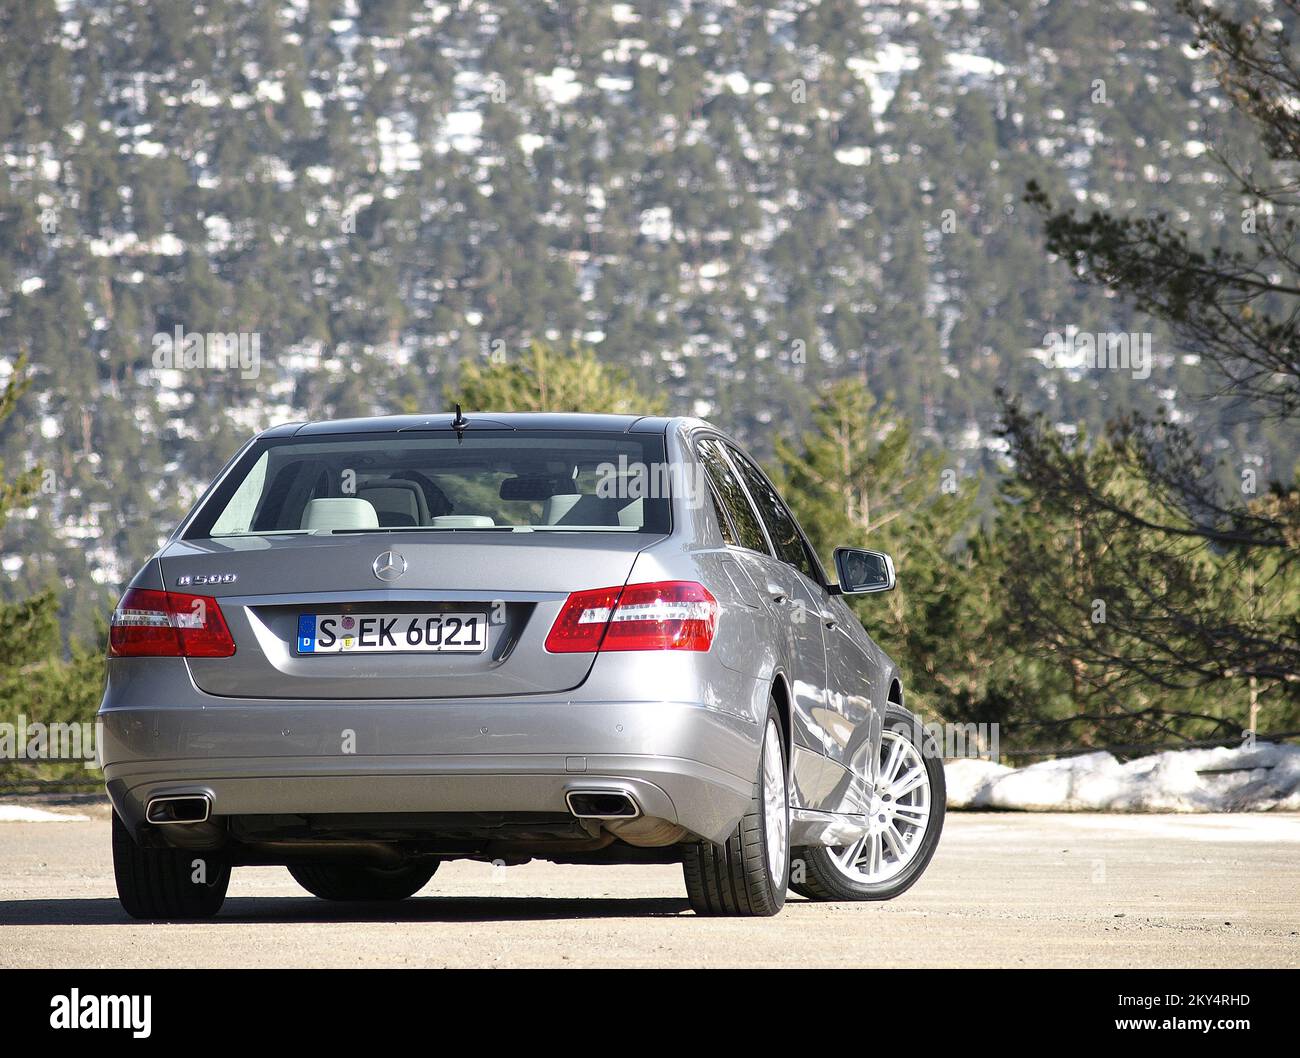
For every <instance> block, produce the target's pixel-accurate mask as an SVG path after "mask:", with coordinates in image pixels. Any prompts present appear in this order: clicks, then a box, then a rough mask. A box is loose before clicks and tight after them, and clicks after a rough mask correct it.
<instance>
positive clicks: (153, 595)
mask: <svg viewBox="0 0 1300 1058" xmlns="http://www.w3.org/2000/svg"><path fill="white" fill-rule="evenodd" d="M234 652H235V641H234V639H232V638H231V635H230V629H229V628H227V627H226V619H225V617H223V616H222V614H221V607H220V606H218V605H217V600H216V599H212V598H209V597H208V596H206V595H186V594H184V593H182V592H176V591H153V590H151V589H149V588H131V589H129V590H128V591H127V593H126V594H125V595H123V596H122V601H121V602H120V603H118V604H117V609H116V610H114V611H113V620H112V623H111V625H110V627H109V631H108V653H109V656H110V657H115V658H145V657H149V658H160V657H161V658H228V657H230V655H232V654H233V653H234Z"/></svg>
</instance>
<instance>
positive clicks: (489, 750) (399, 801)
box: [101, 416, 766, 863]
mask: <svg viewBox="0 0 1300 1058" xmlns="http://www.w3.org/2000/svg"><path fill="white" fill-rule="evenodd" d="M682 465H683V454H682V452H681V451H680V446H679V442H678V438H677V434H676V431H675V428H674V424H673V423H672V422H669V421H665V420H647V419H632V418H631V417H626V418H621V417H582V418H580V419H575V418H572V417H545V416H539V417H527V416H514V417H509V418H500V419H487V418H483V417H471V419H470V420H469V422H468V425H464V424H462V425H460V428H457V426H456V424H454V423H453V422H452V421H451V420H450V419H449V418H447V417H440V418H435V419H415V418H413V417H412V418H405V419H391V420H381V421H377V422H374V421H371V422H349V423H339V424H329V423H327V424H315V425H311V426H306V427H300V428H289V429H285V428H281V429H279V430H277V431H272V432H271V433H269V434H267V435H262V436H261V437H259V438H258V439H256V440H255V441H254V442H253V443H251V444H250V445H249V446H248V447H247V448H246V449H245V450H244V451H243V452H242V453H241V454H240V456H239V457H238V458H237V459H236V460H234V461H233V463H232V465H231V466H230V467H229V468H227V470H226V472H224V474H223V475H222V477H221V478H219V479H218V481H217V482H216V483H215V484H214V486H213V488H212V489H211V490H209V493H208V495H207V496H205V498H204V500H203V501H201V503H200V505H199V506H198V507H197V508H196V510H195V512H194V513H193V514H192V515H191V516H190V517H189V518H188V519H187V520H186V522H185V523H184V524H183V525H182V526H181V528H180V529H179V530H178V531H177V533H176V534H175V535H174V536H173V537H172V538H171V539H170V540H169V541H168V542H167V544H166V545H165V546H164V547H163V548H162V550H161V551H160V552H159V553H158V554H157V555H156V556H155V557H154V558H153V559H151V560H150V561H149V562H148V563H147V564H146V566H145V567H144V568H143V569H142V570H141V571H140V573H139V574H138V575H137V576H136V578H135V579H134V580H133V582H132V584H131V586H130V588H129V589H128V591H127V592H126V593H125V595H124V597H123V599H122V601H121V603H120V604H119V607H118V609H117V611H116V612H115V614H114V617H113V627H112V631H111V646H110V653H111V656H110V660H109V665H108V668H109V681H108V687H107V691H106V693H105V697H104V703H103V706H102V709H101V719H102V720H103V730H104V738H103V760H104V768H105V776H106V779H107V783H108V789H109V793H110V795H111V797H112V799H113V803H114V806H115V808H116V811H117V813H118V815H119V817H120V819H121V820H122V822H123V824H125V827H126V829H127V831H128V832H130V834H131V835H132V836H133V837H134V838H135V840H136V841H138V842H140V843H142V844H144V845H156V846H168V847H173V848H189V849H215V850H221V853H222V855H223V856H225V857H226V858H227V859H228V860H229V862H235V863H291V862H295V861H297V860H310V859H313V858H329V859H337V858H338V857H340V856H350V857H357V858H359V859H361V860H367V861H369V860H373V861H375V862H408V861H410V860H412V859H419V858H421V857H426V858H427V857H437V858H447V857H455V856H472V857H479V858H487V859H499V860H504V861H506V862H512V861H516V860H523V859H527V858H530V857H532V856H544V857H547V858H551V859H556V860H569V861H574V862H618V861H620V860H632V861H634V860H638V859H647V858H648V859H675V858H677V857H678V855H679V846H680V845H681V843H683V842H692V841H698V840H701V839H705V840H710V841H718V840H722V839H723V838H724V837H725V836H726V834H728V833H729V832H730V831H731V829H732V828H733V827H734V825H735V823H736V821H737V819H738V818H739V817H740V815H741V814H742V812H743V809H744V805H745V803H746V802H747V800H748V798H749V796H750V791H751V786H752V782H753V775H754V765H755V761H756V759H757V733H756V732H757V728H756V724H755V721H754V710H755V709H756V708H758V706H757V705H756V703H757V702H759V701H762V702H763V707H764V708H765V705H766V691H765V690H763V689H761V688H759V687H757V681H756V680H755V678H754V677H753V676H752V675H750V674H749V673H748V671H747V666H744V665H735V664H728V663H727V661H728V657H727V651H725V650H720V649H718V644H717V642H716V641H717V639H718V636H719V632H720V623H721V624H722V625H724V626H725V623H726V622H725V618H723V615H722V612H721V611H722V609H723V604H722V603H720V602H719V600H718V597H717V594H716V593H717V592H718V591H719V588H718V586H717V585H716V584H714V585H712V586H711V585H710V583H708V582H709V581H710V574H709V571H708V568H707V566H708V564H707V560H705V561H702V560H701V557H700V551H701V549H700V548H699V546H698V544H697V540H696V536H697V533H698V530H699V524H698V517H699V508H698V505H697V504H696V503H695V502H694V500H693V496H692V495H691V490H690V488H689V487H686V486H685V485H684V484H683V483H684V480H685V478H686V475H682V474H678V473H675V472H673V470H672V468H673V467H675V466H676V467H679V468H680V467H681V466H682ZM665 469H667V472H666V473H665ZM724 602H725V598H724ZM730 649H731V650H732V651H733V652H734V650H735V649H736V648H735V647H734V645H733V646H732V647H731V648H730Z"/></svg>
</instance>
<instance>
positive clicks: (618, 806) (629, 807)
mask: <svg viewBox="0 0 1300 1058" xmlns="http://www.w3.org/2000/svg"><path fill="white" fill-rule="evenodd" d="M564 800H565V802H566V803H567V804H568V806H569V811H570V812H571V813H573V817H574V818H575V819H635V818H636V817H637V816H639V815H640V814H641V806H640V805H639V804H637V803H636V800H635V799H634V798H633V797H632V795H631V794H629V793H624V792H623V791H622V790H568V791H566V792H565V795H564Z"/></svg>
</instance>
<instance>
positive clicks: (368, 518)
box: [302, 496, 379, 529]
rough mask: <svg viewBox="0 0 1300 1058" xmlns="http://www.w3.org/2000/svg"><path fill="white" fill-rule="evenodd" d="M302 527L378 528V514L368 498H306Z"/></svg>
mask: <svg viewBox="0 0 1300 1058" xmlns="http://www.w3.org/2000/svg"><path fill="white" fill-rule="evenodd" d="M302 528H304V529H378V528H379V516H378V515H377V514H376V513H375V508H374V506H373V505H372V504H371V503H370V501H369V500H363V499H359V498H357V497H355V496H342V497H338V498H333V499H329V498H327V499H318V500H308V501H307V509H306V510H305V511H303V512H302Z"/></svg>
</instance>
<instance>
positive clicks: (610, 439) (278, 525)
mask: <svg viewBox="0 0 1300 1058" xmlns="http://www.w3.org/2000/svg"><path fill="white" fill-rule="evenodd" d="M664 465H665V464H664V439H663V437H662V436H655V435H628V434H599V433H586V432H563V431H558V430H547V431H524V430H517V431H478V432H474V431H467V432H466V433H465V435H464V437H463V439H462V440H457V438H456V435H455V434H454V433H452V432H450V431H447V432H442V431H439V432H438V433H436V434H435V433H424V434H391V433H390V434H382V435H379V434H347V435H339V436H336V437H313V438H311V439H310V440H302V439H298V438H294V437H286V438H275V439H268V440H264V441H260V442H258V443H257V444H255V445H253V446H252V447H251V448H250V449H249V450H248V451H247V452H246V453H244V455H243V456H242V457H241V458H240V460H239V463H238V465H236V466H235V467H234V469H233V470H232V471H231V473H230V474H229V475H228V476H227V477H226V478H225V479H224V480H223V481H222V483H221V485H220V486H219V487H218V488H217V489H216V490H215V491H214V492H213V493H212V495H211V496H209V497H208V499H207V500H206V501H205V502H204V504H203V506H202V508H201V509H200V510H199V512H198V514H197V516H196V517H195V519H194V521H193V522H192V523H191V525H190V527H189V528H188V530H187V531H186V532H185V539H187V540H194V539H206V538H218V537H229V536H259V535H266V534H269V533H277V534H283V533H317V534H324V533H360V532H399V531H408V532H457V531H471V532H472V531H480V532H483V531H487V532H491V531H501V532H600V533H666V532H668V529H669V512H668V506H669V500H668V487H667V479H668V476H669V475H668V474H666V473H664V472H663V468H664ZM661 479H662V480H661Z"/></svg>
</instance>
